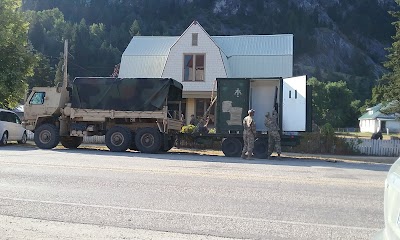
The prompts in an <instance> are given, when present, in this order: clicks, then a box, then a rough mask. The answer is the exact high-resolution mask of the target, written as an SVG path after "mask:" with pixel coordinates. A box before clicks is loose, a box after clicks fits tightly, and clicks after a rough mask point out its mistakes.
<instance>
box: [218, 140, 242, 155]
mask: <svg viewBox="0 0 400 240" xmlns="http://www.w3.org/2000/svg"><path fill="white" fill-rule="evenodd" d="M242 149H243V144H242V142H241V141H240V140H239V139H238V138H232V137H228V138H225V139H224V140H223V141H222V152H223V153H224V154H225V156H227V157H240V155H241V154H242Z"/></svg>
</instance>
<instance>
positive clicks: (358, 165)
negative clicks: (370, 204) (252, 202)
mask: <svg viewBox="0 0 400 240" xmlns="http://www.w3.org/2000/svg"><path fill="white" fill-rule="evenodd" d="M33 150H38V148H37V147H36V146H34V145H32V144H8V145H6V146H1V147H0V151H33ZM42 151H43V150H42ZM44 151H57V152H62V153H67V152H71V153H74V152H75V153H82V154H85V153H86V154H91V155H99V156H123V157H133V158H135V157H141V158H151V159H154V160H160V161H162V160H174V161H194V162H220V163H238V164H239V163H240V164H261V165H287V166H301V167H334V168H346V169H363V170H371V171H385V172H386V171H388V170H389V168H390V166H391V165H390V164H385V163H368V162H357V161H343V160H337V159H336V158H335V156H332V159H327V158H321V159H318V158H309V157H301V156H296V157H292V156H284V157H282V158H281V160H278V159H276V158H273V159H271V160H269V159H255V160H244V159H241V158H231V157H224V156H218V155H216V154H214V155H212V154H211V155H210V154H203V153H193V152H167V153H159V154H145V153H140V152H135V151H127V152H110V151H109V150H106V149H105V148H104V147H102V146H101V147H98V146H93V147H91V146H84V147H83V148H78V149H65V148H62V147H60V148H56V149H52V150H44ZM299 155H301V154H299ZM333 159H334V160H333Z"/></svg>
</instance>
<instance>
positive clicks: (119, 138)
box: [106, 126, 132, 152]
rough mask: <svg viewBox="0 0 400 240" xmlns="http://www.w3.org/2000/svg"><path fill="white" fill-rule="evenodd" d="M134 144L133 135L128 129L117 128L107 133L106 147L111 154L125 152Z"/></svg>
mask: <svg viewBox="0 0 400 240" xmlns="http://www.w3.org/2000/svg"><path fill="white" fill-rule="evenodd" d="M131 142H132V133H131V131H130V130H129V129H128V128H125V127H120V126H115V127H112V128H110V129H109V130H108V131H107V133H106V145H107V147H108V149H110V151H111V152H124V151H126V150H127V149H128V147H129V146H130V145H131Z"/></svg>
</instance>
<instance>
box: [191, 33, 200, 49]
mask: <svg viewBox="0 0 400 240" xmlns="http://www.w3.org/2000/svg"><path fill="white" fill-rule="evenodd" d="M198 40H199V34H198V33H192V46H197V43H198Z"/></svg>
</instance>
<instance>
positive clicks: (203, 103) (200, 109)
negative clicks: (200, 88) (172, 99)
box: [195, 98, 215, 125]
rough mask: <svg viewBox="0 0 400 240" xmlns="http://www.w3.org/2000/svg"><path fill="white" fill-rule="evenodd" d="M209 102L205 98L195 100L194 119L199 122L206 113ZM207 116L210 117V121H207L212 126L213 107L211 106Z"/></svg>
mask: <svg viewBox="0 0 400 240" xmlns="http://www.w3.org/2000/svg"><path fill="white" fill-rule="evenodd" d="M210 104H211V100H210V99H207V98H198V99H196V105H195V117H196V118H197V119H198V120H200V119H201V118H202V117H203V116H204V113H205V112H206V111H207V109H208V108H209V107H210ZM208 116H210V117H211V120H210V121H209V124H210V125H213V124H214V120H215V117H214V116H215V105H213V106H212V107H211V109H210V111H209V113H208Z"/></svg>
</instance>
